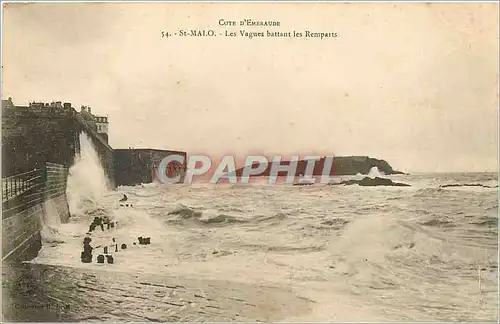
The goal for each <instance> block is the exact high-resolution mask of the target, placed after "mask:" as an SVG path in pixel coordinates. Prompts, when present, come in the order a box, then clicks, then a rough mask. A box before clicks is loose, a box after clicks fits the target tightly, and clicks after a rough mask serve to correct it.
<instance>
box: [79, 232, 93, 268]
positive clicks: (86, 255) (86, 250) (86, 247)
mask: <svg viewBox="0 0 500 324" xmlns="http://www.w3.org/2000/svg"><path fill="white" fill-rule="evenodd" d="M90 242H92V239H91V238H90V237H85V238H84V239H83V251H82V253H81V256H80V257H81V259H82V262H83V263H91V262H92V250H93V248H92V247H91V246H90Z"/></svg>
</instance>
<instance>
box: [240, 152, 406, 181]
mask: <svg viewBox="0 0 500 324" xmlns="http://www.w3.org/2000/svg"><path fill="white" fill-rule="evenodd" d="M281 164H282V165H286V164H289V162H287V161H283V162H281ZM324 164H325V158H322V159H320V160H318V161H316V164H315V167H314V170H313V175H315V176H320V175H322V172H323V167H324ZM272 166H273V163H270V164H269V165H268V166H267V168H266V170H264V171H263V172H261V173H259V174H257V175H252V176H269V175H270V173H271V168H272ZM306 166H307V161H306V160H300V161H298V162H297V171H296V172H295V175H296V176H298V175H302V174H305V170H306ZM254 167H256V166H254ZM374 167H376V168H377V169H378V170H379V172H382V173H383V174H386V175H391V174H404V173H403V172H401V171H396V170H394V169H393V168H392V167H391V166H390V165H389V163H387V161H385V160H379V159H375V158H371V157H368V156H337V157H334V158H333V165H332V167H331V170H330V175H356V174H368V173H370V170H371V169H372V168H374ZM242 171H243V168H241V169H238V170H236V175H237V176H241V175H242ZM282 175H283V176H285V175H286V173H285V172H279V173H278V176H282Z"/></svg>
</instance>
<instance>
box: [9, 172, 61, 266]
mask: <svg viewBox="0 0 500 324" xmlns="http://www.w3.org/2000/svg"><path fill="white" fill-rule="evenodd" d="M66 184H67V169H66V168H65V167H64V166H62V165H59V164H54V163H46V164H45V166H44V167H43V168H41V169H34V170H31V171H28V172H25V173H22V174H18V175H15V176H11V177H8V178H4V179H3V182H2V262H19V261H26V260H31V259H33V258H35V257H36V256H37V255H38V252H39V251H40V249H41V248H42V238H41V234H40V231H41V230H42V227H43V224H44V223H45V222H48V221H50V220H51V219H54V218H55V219H59V220H60V222H62V223H66V222H68V221H69V217H70V214H69V206H68V202H67V198H66Z"/></svg>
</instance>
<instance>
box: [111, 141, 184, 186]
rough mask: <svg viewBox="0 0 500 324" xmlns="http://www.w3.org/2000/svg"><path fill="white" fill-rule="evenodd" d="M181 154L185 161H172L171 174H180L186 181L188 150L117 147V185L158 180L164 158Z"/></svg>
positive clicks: (132, 184) (130, 184)
mask: <svg viewBox="0 0 500 324" xmlns="http://www.w3.org/2000/svg"><path fill="white" fill-rule="evenodd" d="M169 155H181V156H183V157H184V163H183V164H178V165H175V164H174V163H172V165H170V166H169V167H170V168H171V172H172V173H171V174H170V176H176V175H180V176H181V177H180V181H179V182H183V181H184V176H185V173H186V152H180V151H171V150H158V149H115V182H116V185H117V186H134V185H139V184H141V183H151V182H154V181H156V178H157V175H156V170H157V169H158V166H159V164H160V162H161V161H162V160H163V158H165V157H167V156H169Z"/></svg>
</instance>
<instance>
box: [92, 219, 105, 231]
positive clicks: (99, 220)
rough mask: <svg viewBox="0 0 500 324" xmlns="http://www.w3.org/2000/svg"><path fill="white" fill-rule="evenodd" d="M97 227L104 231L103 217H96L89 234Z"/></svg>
mask: <svg viewBox="0 0 500 324" xmlns="http://www.w3.org/2000/svg"><path fill="white" fill-rule="evenodd" d="M97 226H100V227H101V230H103V231H104V220H103V219H102V218H101V217H97V216H96V217H94V221H93V222H92V224H90V227H89V233H91V232H93V231H94V230H95V228H96V227H97Z"/></svg>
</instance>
